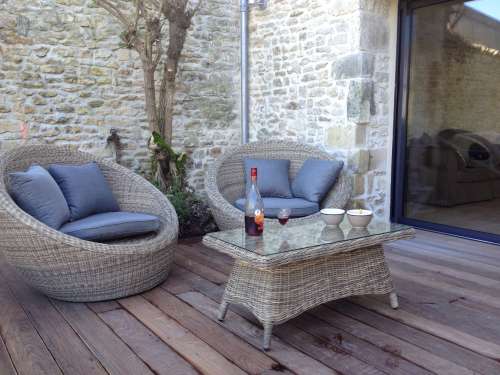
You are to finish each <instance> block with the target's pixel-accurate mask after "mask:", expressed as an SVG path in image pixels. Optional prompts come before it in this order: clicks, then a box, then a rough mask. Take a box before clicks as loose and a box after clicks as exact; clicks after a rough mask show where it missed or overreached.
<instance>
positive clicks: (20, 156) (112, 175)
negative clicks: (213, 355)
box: [0, 145, 178, 302]
mask: <svg viewBox="0 0 500 375" xmlns="http://www.w3.org/2000/svg"><path fill="white" fill-rule="evenodd" d="M90 161H96V162H97V163H98V165H99V167H100V168H101V170H102V172H103V174H104V176H105V178H106V180H107V181H108V183H109V185H110V187H111V189H112V191H113V193H114V195H115V197H116V199H117V201H118V203H119V205H120V208H121V209H122V210H124V211H132V212H146V213H150V214H154V215H157V216H158V217H159V218H160V220H161V227H160V231H159V232H158V233H157V234H151V235H146V236H142V237H140V238H134V239H130V240H121V241H115V242H109V243H95V242H89V241H84V240H80V239H79V238H76V237H71V236H68V235H65V234H63V233H62V232H59V231H57V230H55V229H52V228H50V227H48V226H46V225H44V224H43V223H41V222H39V221H37V220H36V219H34V218H33V217H31V216H30V215H28V214H27V213H25V212H24V211H23V210H21V209H20V208H19V207H18V206H17V205H16V204H15V203H14V201H13V200H12V199H11V197H10V195H9V194H8V186H9V177H8V174H9V172H14V171H21V170H26V169H27V168H28V167H29V166H30V165H32V164H38V165H41V166H47V165H49V164H52V163H59V164H81V163H85V162H90ZM0 230H1V232H0V249H2V251H3V253H4V255H5V257H6V259H7V261H8V262H9V263H10V264H11V265H13V266H14V267H15V268H16V269H17V270H18V271H19V273H20V274H21V275H22V277H23V278H24V279H25V280H26V281H27V282H28V283H29V284H30V285H31V286H33V287H34V288H36V289H38V290H40V291H41V292H43V293H45V294H47V295H48V296H50V297H53V298H57V299H61V300H67V301H74V302H83V301H102V300H108V299H115V298H120V297H124V296H128V295H132V294H137V293H140V292H142V291H145V290H148V289H151V288H153V287H154V286H156V285H158V284H159V283H160V282H161V281H163V280H164V279H165V278H166V277H167V275H168V273H169V270H170V266H171V264H172V261H173V255H174V254H173V253H174V245H175V244H176V241H177V234H178V220H177V215H176V213H175V210H174V208H173V206H172V205H171V204H170V202H169V201H168V199H167V198H166V197H165V196H164V195H163V194H162V193H161V192H160V191H158V190H157V189H156V188H155V187H154V186H153V185H151V184H150V183H149V182H147V181H146V180H144V179H143V178H142V177H140V176H138V175H136V174H134V173H132V172H131V171H129V170H128V169H126V168H124V167H122V166H119V165H117V164H115V163H112V162H110V161H107V160H104V159H102V158H99V157H95V156H93V155H90V154H87V153H84V152H80V151H76V150H75V149H74V148H72V147H70V146H62V147H60V146H46V145H34V146H33V145H32V146H23V147H19V148H17V149H15V150H12V151H8V152H6V153H4V154H3V155H2V157H1V160H0Z"/></svg>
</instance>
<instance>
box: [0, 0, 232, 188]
mask: <svg viewBox="0 0 500 375" xmlns="http://www.w3.org/2000/svg"><path fill="white" fill-rule="evenodd" d="M238 4H239V2H238V0H210V1H203V2H202V7H201V9H200V10H199V12H198V14H197V15H196V16H195V18H194V20H193V25H192V27H191V29H190V30H189V34H188V38H187V41H186V46H185V49H184V52H183V55H182V60H181V63H180V71H179V77H178V78H179V80H178V82H179V84H178V93H177V97H176V99H177V105H176V109H175V118H174V146H175V148H177V149H179V150H185V151H187V153H188V154H189V155H190V157H191V160H192V164H191V165H190V172H189V182H190V183H191V185H192V186H193V187H194V188H195V189H197V190H199V191H200V193H201V192H202V191H203V181H204V173H205V169H206V166H207V163H208V162H210V161H211V160H213V159H214V158H215V157H217V156H218V155H219V154H220V153H221V152H222V150H223V149H224V148H225V147H227V146H230V145H233V144H238V143H239V139H240V128H239V53H238V48H239V7H238ZM120 31H121V26H120V25H119V24H118V23H117V21H115V20H114V19H113V18H112V17H110V16H109V15H108V14H107V13H106V12H105V11H104V10H103V9H100V8H97V7H95V5H93V2H92V1H91V0H44V1H34V2H33V1H27V0H4V1H0V150H2V149H8V148H12V147H15V146H16V145H18V144H21V143H25V142H32V143H40V142H42V143H70V144H74V145H75V146H76V147H79V148H80V149H82V150H86V151H90V152H92V153H95V154H105V155H108V154H109V156H110V157H111V156H112V153H110V152H109V150H108V149H107V148H106V147H105V146H106V138H107V137H108V136H109V132H110V129H111V128H116V129H117V130H118V134H119V136H120V137H121V140H122V144H123V147H124V150H123V157H122V160H123V164H124V165H126V166H128V167H130V168H132V169H134V170H136V171H139V172H144V171H147V170H148V168H149V158H150V156H149V153H148V151H147V149H146V144H147V140H148V139H149V136H150V132H149V129H148V126H147V122H146V114H145V110H144V90H143V79H142V69H141V65H140V60H139V58H138V56H137V54H136V53H135V52H134V51H130V50H127V49H123V48H120V46H119V44H120V40H119V37H118V36H119V33H120Z"/></svg>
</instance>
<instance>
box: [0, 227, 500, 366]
mask: <svg viewBox="0 0 500 375" xmlns="http://www.w3.org/2000/svg"><path fill="white" fill-rule="evenodd" d="M387 257H388V260H389V263H390V267H391V270H392V272H393V275H394V279H395V282H396V286H397V289H398V293H399V295H400V303H401V308H400V309H399V310H398V311H394V310H392V309H391V308H390V307H389V305H388V302H387V300H386V299H385V298H382V297H357V298H352V299H348V300H343V301H337V302H334V303H329V304H327V305H324V306H320V307H318V308H316V309H314V310H312V311H310V312H309V313H306V314H303V315H302V316H300V317H298V318H296V319H294V320H292V321H290V322H289V323H286V324H284V325H281V326H278V327H277V328H276V329H275V336H274V338H273V343H272V350H271V351H270V352H268V353H263V352H262V351H260V350H259V348H260V344H261V334H262V330H261V328H260V327H259V325H258V324H256V322H255V320H254V319H253V318H252V316H250V315H249V314H248V313H246V312H245V311H244V310H242V309H239V308H233V309H232V311H230V312H228V315H227V319H226V321H225V322H224V323H223V324H221V323H219V322H217V320H216V319H215V316H216V310H217V307H218V302H219V300H220V298H221V295H222V292H223V289H224V282H225V280H226V278H227V274H228V272H229V271H230V269H231V263H232V262H231V260H230V259H229V258H227V257H225V256H222V255H220V254H217V253H215V252H213V251H212V250H210V249H207V248H205V247H203V246H202V245H200V244H199V243H194V242H192V243H187V242H186V243H183V244H181V245H179V248H178V252H177V257H176V264H175V267H174V269H173V271H172V274H171V276H170V278H169V279H168V281H167V282H165V283H164V284H163V285H161V286H160V287H158V288H156V289H154V290H152V291H150V292H148V293H144V294H142V295H140V296H135V297H130V298H126V299H123V300H119V301H112V302H104V303H94V304H73V303H66V302H60V301H55V300H50V299H48V298H46V297H44V296H43V295H41V294H39V293H37V292H36V291H34V290H32V289H31V288H29V287H27V286H26V284H24V283H23V282H22V281H21V280H20V279H19V278H18V276H17V275H16V273H15V272H14V271H13V270H12V269H11V268H10V267H9V266H7V265H5V263H4V262H2V265H1V266H0V334H1V339H0V374H1V375H7V374H26V375H35V374H44V375H47V374H50V375H53V374H61V373H64V374H71V375H74V374H83V375H89V374H117V375H124V374H133V375H138V374H140V375H142V374H169V375H172V374H182V375H184V374H196V373H203V374H215V375H226V374H244V373H251V374H271V373H284V374H291V373H295V374H314V375H316V374H318V375H319V374H353V375H364V374H404V375H407V374H449V375H460V374H492V375H498V374H500V247H495V246H491V245H486V244H481V243H478V242H470V241H465V240H459V239H455V238H451V237H445V236H440V235H436V234H430V233H424V232H419V233H418V236H417V238H416V239H415V240H412V241H399V242H397V243H394V244H392V245H390V246H388V248H387Z"/></svg>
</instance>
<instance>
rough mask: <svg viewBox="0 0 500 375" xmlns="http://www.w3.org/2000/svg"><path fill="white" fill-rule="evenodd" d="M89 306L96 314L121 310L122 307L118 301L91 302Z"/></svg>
mask: <svg viewBox="0 0 500 375" xmlns="http://www.w3.org/2000/svg"><path fill="white" fill-rule="evenodd" d="M87 306H88V307H89V308H90V309H91V310H92V311H93V312H95V313H96V314H99V313H103V312H107V311H112V310H116V309H121V306H120V304H119V303H118V302H116V301H104V302H91V303H87Z"/></svg>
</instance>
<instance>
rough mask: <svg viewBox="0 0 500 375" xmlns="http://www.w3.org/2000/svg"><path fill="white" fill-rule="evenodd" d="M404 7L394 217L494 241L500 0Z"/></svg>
mask: <svg viewBox="0 0 500 375" xmlns="http://www.w3.org/2000/svg"><path fill="white" fill-rule="evenodd" d="M400 9H401V13H400V21H401V22H400V47H399V60H400V61H399V73H398V75H399V85H398V120H397V130H396V160H395V166H396V167H395V172H394V176H393V177H394V181H395V189H394V191H393V199H394V204H393V216H394V218H395V219H396V220H397V221H400V222H404V223H408V224H413V225H416V226H420V227H423V228H428V229H433V230H438V231H443V232H448V233H452V234H457V235H462V236H466V237H473V238H477V239H482V240H487V241H493V242H499V243H500V0H471V1H456V0H453V1H443V0H434V1H432V0H418V1H403V0H402V1H401V7H400Z"/></svg>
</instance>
